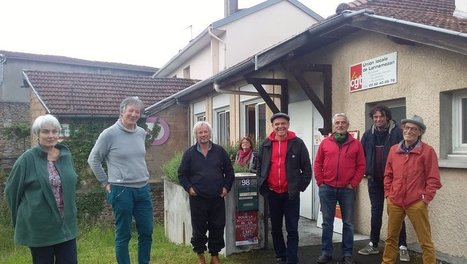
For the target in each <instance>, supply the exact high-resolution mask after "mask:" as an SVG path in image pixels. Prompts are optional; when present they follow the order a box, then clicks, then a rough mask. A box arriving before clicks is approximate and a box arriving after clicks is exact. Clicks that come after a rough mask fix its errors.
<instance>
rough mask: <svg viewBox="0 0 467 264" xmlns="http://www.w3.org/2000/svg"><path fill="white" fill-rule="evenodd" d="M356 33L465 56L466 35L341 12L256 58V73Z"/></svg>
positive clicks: (371, 14)
mask: <svg viewBox="0 0 467 264" xmlns="http://www.w3.org/2000/svg"><path fill="white" fill-rule="evenodd" d="M359 30H366V31H372V32H376V33H380V34H385V35H388V36H391V37H395V38H400V39H404V40H408V41H412V42H416V43H420V44H424V45H429V46H433V47H437V48H440V49H445V50H450V51H453V52H457V53H460V54H463V55H467V45H465V43H467V34H466V33H463V32H458V31H453V30H448V29H444V28H439V27H435V26H430V25H425V24H420V23H415V22H411V21H406V20H401V19H395V18H391V17H385V16H380V15H375V14H374V12H373V11H372V10H369V9H362V10H358V11H349V10H346V11H343V12H342V13H340V14H337V15H335V16H332V17H330V18H328V19H326V20H324V21H322V22H320V23H317V24H315V25H313V26H311V27H310V28H308V29H307V30H306V31H304V32H302V33H300V34H298V35H296V36H293V37H292V38H290V39H288V40H286V41H284V42H281V43H279V44H277V45H275V46H273V47H271V48H269V49H266V50H264V51H262V52H259V53H257V54H256V55H255V70H259V69H261V68H263V67H265V66H268V65H271V64H273V63H276V62H278V61H280V60H283V59H285V58H287V57H298V56H302V55H304V54H306V53H310V52H313V51H315V50H317V49H320V48H322V47H324V46H327V45H329V44H330V43H332V42H335V41H337V40H339V39H341V38H344V37H345V36H347V35H349V34H352V33H354V32H356V31H359Z"/></svg>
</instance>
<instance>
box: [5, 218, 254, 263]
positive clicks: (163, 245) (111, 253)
mask: <svg viewBox="0 0 467 264" xmlns="http://www.w3.org/2000/svg"><path fill="white" fill-rule="evenodd" d="M136 238H137V234H136V233H133V236H132V240H131V241H130V246H129V247H130V258H131V263H138V261H137V241H136V240H137V239H136ZM77 245H78V261H79V263H84V264H87V263H93V264H113V263H117V262H116V261H115V250H114V229H113V227H108V226H93V227H88V228H81V229H80V234H79V236H78V240H77ZM251 254H254V253H253V252H249V253H243V254H235V255H233V256H229V258H225V257H224V256H220V257H221V261H222V263H223V264H239V263H249V262H248V261H247V260H248V259H250V258H251ZM206 258H207V260H208V261H209V256H208V254H206ZM151 260H152V263H158V264H185V263H186V264H188V263H196V255H195V253H193V251H192V249H191V247H190V246H187V245H176V244H174V243H171V242H169V241H168V240H167V239H166V238H165V236H164V227H163V226H162V225H156V226H155V229H154V235H153V244H152V250H151ZM250 260H251V259H250ZM31 262H32V261H31V254H30V251H29V249H28V248H27V247H25V246H20V245H16V244H15V243H14V242H13V230H12V229H11V228H10V227H6V226H5V225H3V224H0V263H2V264H29V263H31Z"/></svg>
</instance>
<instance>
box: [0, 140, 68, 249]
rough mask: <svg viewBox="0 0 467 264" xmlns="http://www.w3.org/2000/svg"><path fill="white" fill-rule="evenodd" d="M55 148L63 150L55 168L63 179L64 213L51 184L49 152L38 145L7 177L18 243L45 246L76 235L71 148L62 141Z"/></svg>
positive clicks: (6, 190) (29, 245)
mask: <svg viewBox="0 0 467 264" xmlns="http://www.w3.org/2000/svg"><path fill="white" fill-rule="evenodd" d="M56 148H58V149H60V156H59V158H58V160H57V161H56V162H55V167H56V168H57V170H58V173H59V174H60V178H61V181H62V192H63V204H64V212H63V216H62V215H60V212H59V210H58V206H57V203H56V202H55V199H54V196H53V193H52V188H51V186H50V183H49V174H48V170H47V153H46V152H45V151H43V150H42V149H41V147H40V146H39V145H37V146H35V147H33V148H31V149H29V150H28V151H26V152H24V153H23V155H21V156H20V157H19V158H18V160H17V161H16V162H15V165H14V166H13V169H12V170H11V172H10V175H9V177H8V181H7V183H6V188H5V194H6V200H7V203H8V207H9V208H10V210H11V217H12V222H13V227H14V228H15V241H16V242H17V243H18V244H21V245H25V246H28V247H45V246H50V245H55V244H59V243H62V242H66V241H68V240H71V239H74V238H76V236H77V219H76V213H77V210H76V202H75V190H76V182H77V174H76V172H75V169H74V167H73V160H72V158H71V153H70V150H69V149H68V148H67V147H65V146H63V145H60V144H58V145H56Z"/></svg>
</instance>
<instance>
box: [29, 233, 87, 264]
mask: <svg viewBox="0 0 467 264" xmlns="http://www.w3.org/2000/svg"><path fill="white" fill-rule="evenodd" d="M29 249H30V250H31V255H32V263H33V264H76V263H78V259H77V254H76V239H72V240H69V241H66V242H63V243H59V244H55V245H52V246H46V247H30V248H29Z"/></svg>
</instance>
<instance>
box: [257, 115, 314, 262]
mask: <svg viewBox="0 0 467 264" xmlns="http://www.w3.org/2000/svg"><path fill="white" fill-rule="evenodd" d="M289 121H290V117H289V116H288V115H287V114H285V113H275V114H274V115H272V117H271V125H272V130H273V131H272V132H271V134H270V135H269V136H268V138H267V139H266V140H265V141H264V142H263V144H262V145H261V147H260V149H259V155H258V161H257V168H256V169H257V171H256V174H257V176H258V186H259V191H260V193H261V195H263V196H264V197H265V198H266V200H267V201H268V204H269V216H270V219H271V235H272V240H273V245H274V251H275V255H276V263H277V264H285V263H287V264H295V263H298V220H299V218H300V214H299V213H300V192H303V191H304V190H305V189H306V188H307V187H308V185H309V184H310V181H311V162H310V156H309V154H308V149H307V148H306V146H305V143H304V142H303V140H302V139H300V138H298V137H297V136H296V135H295V133H294V132H292V131H289ZM284 217H285V229H286V231H287V242H285V241H284V237H283V235H282V223H283V219H284Z"/></svg>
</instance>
